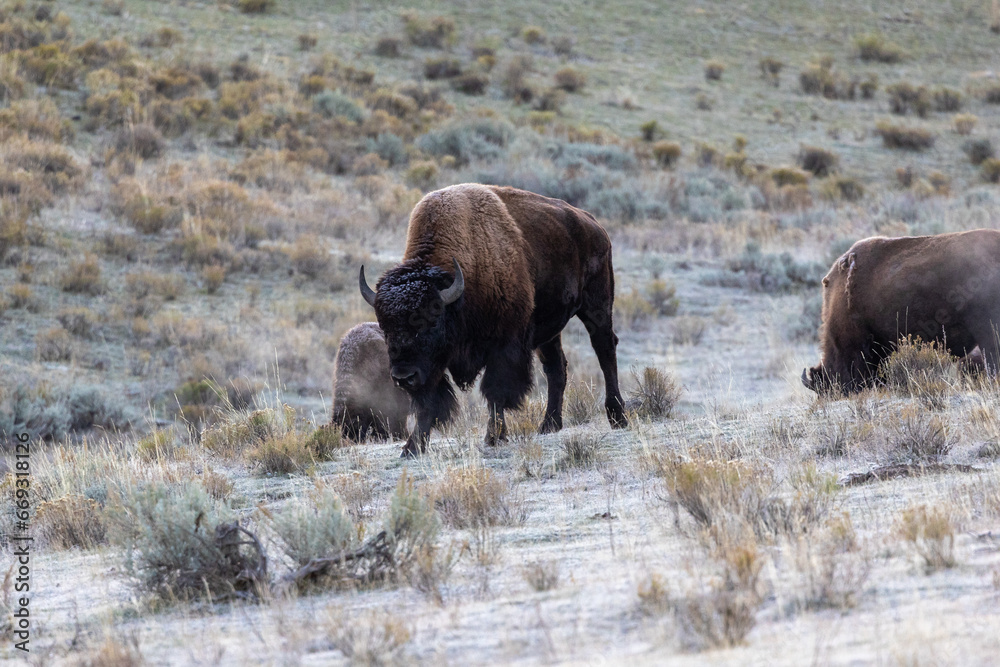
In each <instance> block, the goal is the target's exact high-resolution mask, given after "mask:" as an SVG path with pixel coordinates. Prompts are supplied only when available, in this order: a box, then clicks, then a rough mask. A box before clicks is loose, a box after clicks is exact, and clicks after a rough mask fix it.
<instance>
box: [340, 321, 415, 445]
mask: <svg viewBox="0 0 1000 667" xmlns="http://www.w3.org/2000/svg"><path fill="white" fill-rule="evenodd" d="M409 413H410V397H409V396H408V395H407V394H406V392H405V391H402V390H401V389H399V388H398V387H397V386H396V385H395V384H394V383H393V381H392V376H391V375H390V374H389V351H388V348H386V345H385V337H384V336H383V335H382V330H381V329H379V327H378V325H377V324H375V323H374V322H365V323H363V324H359V325H357V326H356V327H354V328H353V329H351V330H350V331H348V332H347V333H346V334H344V337H343V338H341V339H340V349H338V350H337V363H336V367H335V370H334V376H333V418H332V420H331V421H332V422H333V423H334V424H336V425H338V426H340V428H341V431H342V433H343V434H344V436H345V437H347V438H349V439H350V440H353V441H355V442H362V441H364V440H367V439H369V438H371V439H374V440H385V439H387V438H389V437H392V438H399V439H402V438H405V437H406V417H407V416H408V415H409Z"/></svg>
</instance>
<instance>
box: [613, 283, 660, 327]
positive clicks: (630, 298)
mask: <svg viewBox="0 0 1000 667" xmlns="http://www.w3.org/2000/svg"><path fill="white" fill-rule="evenodd" d="M654 312H655V308H654V306H653V304H652V303H650V301H649V299H647V298H646V297H645V296H644V295H643V294H642V293H641V292H640V291H639V289H638V288H636V287H633V288H632V291H631V292H627V293H624V294H621V293H619V294H618V295H617V296H616V297H615V307H614V317H615V321H616V322H617V323H618V326H620V327H622V328H623V329H631V328H633V327H635V326H638V325H643V324H645V323H646V322H647V321H648V320H649V318H650V317H651V316H652V315H653V313H654Z"/></svg>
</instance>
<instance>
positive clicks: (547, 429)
mask: <svg viewBox="0 0 1000 667" xmlns="http://www.w3.org/2000/svg"><path fill="white" fill-rule="evenodd" d="M538 360H539V361H541V362H542V370H543V371H545V382H546V384H547V385H548V394H549V395H548V402H547V403H546V405H545V419H543V420H542V424H541V426H539V427H538V432H539V433H555V432H556V431H558V430H560V429H562V426H563V423H562V409H563V394H564V393H565V391H566V355H565V354H563V349H562V336H561V335H560V336H556V337H555V338H553V339H552V340H550V341H549V342H547V343H543V344H542V345H540V346H539V347H538Z"/></svg>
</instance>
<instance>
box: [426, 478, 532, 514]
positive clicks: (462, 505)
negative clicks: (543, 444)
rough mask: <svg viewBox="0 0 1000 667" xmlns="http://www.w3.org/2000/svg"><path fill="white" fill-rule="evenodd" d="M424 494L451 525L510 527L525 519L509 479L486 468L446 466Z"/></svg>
mask: <svg viewBox="0 0 1000 667" xmlns="http://www.w3.org/2000/svg"><path fill="white" fill-rule="evenodd" d="M428 495H429V497H430V498H431V500H432V502H433V503H434V506H435V508H436V509H437V511H438V513H439V514H440V515H441V518H442V519H443V520H444V522H445V524H447V525H448V526H451V527H452V528H474V527H477V526H483V525H487V526H513V525H519V524H521V523H523V522H524V520H525V510H524V507H523V504H522V501H521V499H520V498H519V497H518V496H517V494H516V491H515V490H514V488H513V487H512V485H511V484H510V482H509V481H508V480H505V479H502V478H500V477H498V476H497V475H496V474H494V472H493V471H492V470H490V469H488V468H481V467H477V466H473V467H467V468H449V469H448V470H447V471H446V472H445V475H444V478H443V479H441V480H440V481H439V482H437V483H436V484H434V485H432V486H431V488H430V489H429V491H428Z"/></svg>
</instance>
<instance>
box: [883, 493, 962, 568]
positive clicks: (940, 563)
mask: <svg viewBox="0 0 1000 667" xmlns="http://www.w3.org/2000/svg"><path fill="white" fill-rule="evenodd" d="M896 530H897V533H898V535H899V536H900V537H901V538H902V539H903V540H905V541H906V542H907V543H908V544H909V546H910V548H911V549H913V551H914V552H916V554H917V555H918V556H919V557H920V558H921V560H922V561H923V564H924V570H925V571H926V572H927V573H928V574H930V573H931V572H936V571H938V570H942V569H948V568H952V567H954V566H955V565H956V564H957V562H958V561H957V559H956V558H955V531H956V526H955V521H954V519H953V518H952V515H951V513H950V512H949V508H948V507H928V506H927V505H918V506H911V507H909V508H907V509H906V510H904V511H903V513H902V514H901V515H900V517H899V520H898V522H897V526H896Z"/></svg>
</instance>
